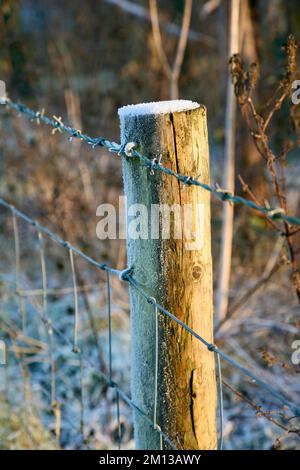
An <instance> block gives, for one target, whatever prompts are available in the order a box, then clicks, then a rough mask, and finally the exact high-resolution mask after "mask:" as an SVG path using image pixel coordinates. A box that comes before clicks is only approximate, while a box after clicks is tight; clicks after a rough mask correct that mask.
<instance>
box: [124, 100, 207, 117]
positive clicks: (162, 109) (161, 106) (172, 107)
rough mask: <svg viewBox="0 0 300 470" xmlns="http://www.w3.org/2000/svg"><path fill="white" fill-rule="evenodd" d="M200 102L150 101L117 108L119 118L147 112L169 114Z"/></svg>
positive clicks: (189, 107)
mask: <svg viewBox="0 0 300 470" xmlns="http://www.w3.org/2000/svg"><path fill="white" fill-rule="evenodd" d="M199 107H200V104H199V103H196V102H195V101H190V100H170V101H153V102H151V103H139V104H129V105H127V106H123V107H122V108H119V111H118V112H119V116H120V119H121V120H122V119H124V118H126V117H128V116H146V115H147V114H169V113H179V112H181V111H190V110H192V109H196V108H199Z"/></svg>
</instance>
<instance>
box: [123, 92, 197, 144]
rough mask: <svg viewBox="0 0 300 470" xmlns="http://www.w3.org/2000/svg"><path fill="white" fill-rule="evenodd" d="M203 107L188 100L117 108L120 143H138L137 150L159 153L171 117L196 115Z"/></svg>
mask: <svg viewBox="0 0 300 470" xmlns="http://www.w3.org/2000/svg"><path fill="white" fill-rule="evenodd" d="M203 108H204V107H203V106H202V105H200V104H199V103H196V102H194V101H189V100H170V101H154V102H150V103H139V104H130V105H127V106H123V107H122V108H119V110H118V113H119V118H120V127H121V143H122V144H124V143H128V142H134V143H136V144H137V143H139V144H141V146H139V147H140V148H139V150H141V151H144V152H146V153H149V150H150V149H151V150H153V151H154V152H155V151H157V152H161V151H162V150H163V149H162V145H163V141H164V139H162V137H161V134H162V132H163V129H164V128H166V121H168V120H170V119H171V120H172V119H173V118H172V116H183V115H189V114H190V113H193V114H195V116H197V115H198V113H200V112H201V110H202V109H203Z"/></svg>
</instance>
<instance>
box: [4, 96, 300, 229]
mask: <svg viewBox="0 0 300 470" xmlns="http://www.w3.org/2000/svg"><path fill="white" fill-rule="evenodd" d="M0 104H3V105H5V106H6V107H7V108H10V109H14V110H15V111H17V112H18V113H22V114H24V115H26V116H27V117H29V118H30V119H31V120H33V121H36V122H38V123H40V122H42V123H44V124H46V125H48V126H50V127H52V129H53V131H54V133H55V131H60V132H65V133H67V134H69V135H70V136H71V138H73V137H74V138H79V139H80V140H82V141H84V142H86V143H87V144H89V145H91V146H92V148H96V147H98V146H100V147H105V148H107V150H108V151H109V152H113V153H116V154H118V155H121V156H123V157H124V158H127V157H128V156H129V158H132V157H136V158H138V159H139V160H140V162H142V163H143V164H144V165H145V166H147V167H148V168H149V169H150V171H151V172H152V173H153V171H154V170H157V171H161V172H163V173H165V174H167V175H169V176H172V177H174V178H176V179H177V180H178V181H180V182H182V183H183V184H186V185H189V186H197V187H200V188H202V189H204V190H206V191H209V192H210V193H211V194H212V195H213V196H215V197H216V198H218V199H219V200H220V201H223V202H229V203H232V204H242V205H244V206H246V207H248V208H250V209H253V210H256V211H257V212H260V213H261V214H262V215H264V216H267V217H268V218H269V219H270V220H273V221H274V220H282V221H284V222H287V223H289V224H290V225H296V226H300V219H299V218H297V217H293V216H289V215H286V214H285V213H284V212H283V210H282V209H281V208H276V207H274V208H270V207H263V206H260V205H259V204H256V203H255V202H254V201H251V200H249V199H245V198H243V197H242V196H235V195H234V194H231V193H230V192H229V191H227V190H224V189H221V188H219V187H218V186H217V187H213V186H210V185H209V184H206V183H202V182H200V181H199V180H198V177H192V176H191V175H182V174H180V173H176V172H175V171H173V170H171V169H170V168H167V167H165V166H163V165H162V164H161V162H160V161H154V159H153V158H151V157H150V156H145V155H142V154H141V153H140V152H139V151H138V150H137V149H136V147H135V145H134V143H132V142H127V143H125V144H123V145H122V144H118V143H116V142H111V141H110V140H108V139H105V138H104V137H96V138H93V137H90V136H88V135H86V134H83V133H82V132H81V131H80V130H77V129H74V128H73V127H70V126H68V125H66V124H64V122H63V120H62V118H61V117H57V116H55V115H54V116H53V118H49V117H47V116H45V115H44V113H42V112H40V111H37V112H36V111H33V110H32V109H30V108H28V107H27V106H25V105H24V104H20V103H15V102H14V101H12V100H10V99H9V98H8V97H6V98H4V99H3V100H2V101H1V103H0Z"/></svg>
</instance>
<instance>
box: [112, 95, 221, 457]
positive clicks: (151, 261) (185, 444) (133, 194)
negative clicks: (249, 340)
mask: <svg viewBox="0 0 300 470" xmlns="http://www.w3.org/2000/svg"><path fill="white" fill-rule="evenodd" d="M119 116H120V121H121V142H122V143H128V142H134V143H135V144H136V146H137V149H138V150H139V151H140V152H141V153H142V154H144V155H147V156H149V157H151V158H157V159H159V158H161V164H162V165H163V166H165V167H168V168H171V169H172V170H174V171H176V172H177V173H181V174H184V175H193V176H194V177H196V176H198V177H199V179H200V180H201V181H202V182H205V183H208V182H209V148H208V136H207V125H206V109H205V108H204V107H203V106H201V105H198V104H197V103H193V102H191V101H182V100H179V101H169V102H161V103H149V104H142V105H132V106H125V107H123V108H121V109H119ZM123 177H124V187H125V195H126V197H127V250H128V265H129V266H132V267H133V277H134V278H135V279H136V280H137V281H138V282H139V283H140V285H141V286H142V288H143V289H144V290H146V292H147V293H148V294H149V295H150V296H153V297H154V298H155V299H156V301H157V302H158V303H159V304H161V305H163V306H164V307H165V308H166V309H168V310H169V311H170V312H172V313H173V314H174V315H175V316H176V317H177V318H179V319H180V320H181V321H183V322H184V323H185V324H187V325H188V326H189V327H190V328H192V329H193V330H195V331H196V332H197V333H199V334H200V335H202V336H203V337H204V338H205V339H206V340H207V341H209V342H212V341H213V307H212V261H211V228H210V195H209V193H208V192H207V191H204V190H202V189H201V188H199V187H193V186H188V185H183V184H182V183H179V182H178V180H177V179H175V178H174V177H172V176H169V175H166V174H163V173H162V172H160V171H151V170H150V169H149V168H147V167H146V166H145V165H143V164H142V163H141V162H140V160H139V159H138V158H135V157H127V158H124V159H123ZM134 204H139V206H134ZM158 205H159V206H158ZM188 205H191V206H190V207H192V213H193V216H194V217H193V228H194V231H195V229H196V228H198V229H199V228H200V231H199V233H198V241H197V242H195V241H194V244H191V236H190V235H189V234H188V233H187V230H185V229H184V226H185V225H186V227H187V224H186V223H184V220H187V219H185V217H186V214H187V213H189V206H188ZM178 207H179V208H181V210H182V208H184V210H183V212H184V216H183V217H181V220H180V218H179V219H178ZM145 208H146V210H145ZM158 208H160V209H161V210H162V214H163V215H162V216H160V217H159V220H160V224H159V231H158V233H157V232H156V227H155V226H154V223H153V221H154V220H157V209H158ZM168 208H169V209H171V211H172V210H174V214H173V215H172V217H170V220H171V221H172V222H171V236H170V237H168V230H167V229H166V227H167V225H168V224H167V222H168V220H167V219H168ZM198 208H200V209H199V211H198ZM197 211H198V213H199V214H200V217H199V220H198V218H197V217H195V216H196V214H197ZM146 213H147V214H148V219H147V220H146V227H145V224H144V219H143V220H142V217H144V218H145V215H146ZM151 214H152V215H153V214H156V216H153V217H152V218H151V216H150V215H151ZM179 217H180V215H179ZM137 219H139V222H140V224H139V225H138V220H137ZM178 220H179V222H178ZM151 222H152V224H151ZM196 222H197V224H196ZM132 224H133V225H132ZM199 224H200V227H199ZM196 225H198V227H196ZM137 226H138V227H137ZM134 227H137V228H138V229H141V234H140V235H141V238H138V237H136V236H134V231H133V232H132V228H134ZM178 228H179V229H180V230H181V231H182V232H183V237H181V238H176V237H178ZM145 229H148V234H147V230H146V231H145ZM173 229H174V230H173ZM175 229H176V230H175ZM180 230H179V232H180ZM151 231H152V237H151ZM176 231H177V235H176V233H175V232H176ZM130 232H132V233H133V235H132V233H130ZM145 234H146V235H148V236H147V237H146V236H145ZM179 236H180V234H179ZM130 303H131V334H132V337H131V339H132V399H133V401H134V402H135V403H136V404H137V405H138V406H139V407H140V409H141V410H142V411H143V412H144V413H145V414H146V415H147V416H148V417H149V418H150V419H151V420H153V419H154V420H155V419H157V421H156V422H157V424H158V425H159V426H160V428H161V429H162V431H163V432H164V433H165V434H166V435H167V436H168V437H169V438H170V439H171V440H172V442H173V443H174V444H175V446H176V447H177V449H216V447H217V426H216V407H217V391H216V376H215V364H214V354H213V353H211V352H209V351H208V350H207V349H206V348H205V347H204V346H203V345H202V344H201V343H200V342H199V341H198V340H197V339H196V338H194V337H193V336H191V335H190V334H189V333H188V332H187V331H186V330H184V329H183V328H182V327H181V326H179V325H178V324H177V323H176V322H174V321H173V320H172V319H170V318H168V317H166V316H165V315H164V314H162V313H160V314H159V316H158V319H159V320H158V377H157V384H158V385H157V408H156V409H155V389H156V378H155V370H156V369H155V364H156V358H157V356H156V352H155V344H156V341H155V338H156V323H155V318H156V315H155V308H154V307H153V305H151V304H150V303H149V302H147V300H145V299H144V298H143V297H142V296H141V295H140V293H138V292H137V290H136V289H135V288H130ZM134 429H135V442H136V447H137V448H139V449H152V450H153V449H159V448H160V436H159V433H158V432H157V430H155V429H154V428H153V427H151V426H150V425H149V424H147V422H146V421H145V420H144V419H143V418H142V417H141V416H140V415H139V414H138V413H135V416H134ZM163 448H164V449H168V448H170V447H169V444H167V443H166V442H164V443H163Z"/></svg>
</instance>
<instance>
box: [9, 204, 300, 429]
mask: <svg viewBox="0 0 300 470" xmlns="http://www.w3.org/2000/svg"><path fill="white" fill-rule="evenodd" d="M0 205H1V206H2V207H5V208H6V209H8V210H10V211H11V213H12V214H13V216H15V217H19V218H20V219H22V220H24V221H25V222H27V223H28V224H30V225H31V226H32V227H33V228H34V229H35V230H37V231H38V232H42V233H44V234H46V235H47V236H48V237H50V238H51V239H52V240H53V241H55V242H56V243H58V244H59V245H60V246H62V247H64V248H67V249H68V250H69V252H72V253H76V254H77V255H79V256H80V257H82V258H83V259H84V260H86V261H87V262H89V263H90V264H91V265H93V266H95V267H96V268H98V269H101V270H103V271H106V273H109V274H110V273H111V274H114V275H117V276H118V277H119V279H120V280H121V281H125V282H128V283H129V285H130V286H131V287H133V288H135V289H136V290H137V291H138V292H139V293H140V294H141V295H142V297H144V298H145V299H146V300H147V302H148V303H150V304H151V305H153V306H154V307H155V308H157V309H158V310H159V311H160V312H162V313H164V314H165V315H166V316H168V317H169V318H171V319H172V320H173V321H175V322H176V323H177V324H179V325H180V326H181V327H182V328H184V329H185V330H186V331H188V332H189V333H190V334H191V335H192V336H193V337H194V338H196V339H197V340H198V341H200V342H201V343H202V344H203V345H204V346H205V347H206V348H207V349H208V350H209V351H210V352H212V353H214V354H215V355H216V356H218V357H219V358H222V359H224V360H225V361H226V362H228V363H229V364H230V365H232V366H233V367H235V368H236V369H238V370H239V371H240V372H241V373H242V374H243V375H245V376H246V377H248V378H249V379H250V380H251V382H252V383H253V384H256V385H259V386H260V387H261V388H262V389H264V390H265V391H267V392H268V393H269V394H270V395H272V396H273V397H274V398H276V399H277V400H278V401H280V402H281V403H282V404H283V405H285V406H286V407H287V408H289V409H290V410H291V411H292V412H293V413H294V414H295V415H297V416H300V407H299V405H296V404H294V403H292V402H291V401H289V400H288V399H287V398H286V397H284V396H283V395H282V394H281V393H280V392H278V391H277V390H275V389H274V388H273V387H272V386H271V385H269V384H267V383H266V382H264V381H263V380H261V379H260V378H259V377H257V376H256V375H255V374H254V373H252V372H251V371H250V370H248V369H246V368H245V367H243V366H241V365H240V364H239V363H238V362H237V361H235V360H234V359H232V358H231V357H230V356H229V355H228V354H226V353H224V352H223V351H222V350H220V349H219V348H218V347H217V346H216V345H215V344H212V343H210V342H208V341H206V340H205V338H203V337H202V336H200V335H199V334H198V333H197V332H196V331H194V330H193V329H191V328H190V327H189V326H188V325H186V324H185V323H183V322H182V321H181V320H179V319H178V318H177V317H176V316H175V315H173V314H172V313H171V312H169V311H168V310H167V309H165V308H164V307H163V306H162V305H160V304H159V303H157V302H156V300H155V298H154V297H152V296H151V295H149V294H148V293H147V292H146V291H145V290H144V288H142V287H141V285H140V284H139V282H138V281H137V280H136V279H135V278H134V277H133V273H134V268H133V267H130V268H126V269H124V270H119V269H114V268H111V267H109V266H108V265H106V264H103V263H98V262H97V261H95V260H94V259H93V258H91V257H90V256H88V255H86V254H85V253H83V252H82V251H80V250H78V249H77V248H76V247H74V246H73V245H71V244H70V243H69V242H66V241H65V240H63V239H62V238H60V237H59V236H58V235H56V234H54V233H53V232H52V231H51V230H49V229H48V228H46V227H44V226H42V225H41V224H39V223H38V222H36V221H35V220H33V219H32V218H31V217H29V216H27V215H26V214H24V213H23V212H21V211H19V210H18V209H16V208H15V206H13V205H12V204H9V203H8V202H7V201H5V200H4V199H2V198H0ZM108 292H109V293H110V291H108ZM109 305H110V304H109ZM109 305H108V309H109V315H110V306H109ZM53 328H54V327H53ZM110 334H111V333H110ZM70 344H72V343H71V342H70ZM110 345H111V340H110ZM73 346H74V344H73ZM110 347H111V346H110ZM110 357H111V354H110ZM218 364H220V363H219V361H218ZM109 370H110V371H111V362H110V367H109ZM101 375H102V377H104V378H105V380H106V381H107V383H108V384H109V385H110V384H111V383H112V379H111V372H110V374H109V375H110V376H109V377H107V376H106V375H105V374H103V373H101ZM218 375H219V379H220V380H221V372H220V366H219V367H218ZM219 390H221V387H219ZM119 392H120V391H119ZM120 395H121V393H120ZM121 396H122V395H121ZM220 402H221V398H220ZM148 419H149V420H150V418H148ZM150 421H151V420H150ZM151 422H152V425H154V424H155V423H153V421H151ZM157 431H158V432H160V429H159V427H158V426H157ZM163 437H164V438H165V436H164V435H163Z"/></svg>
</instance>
